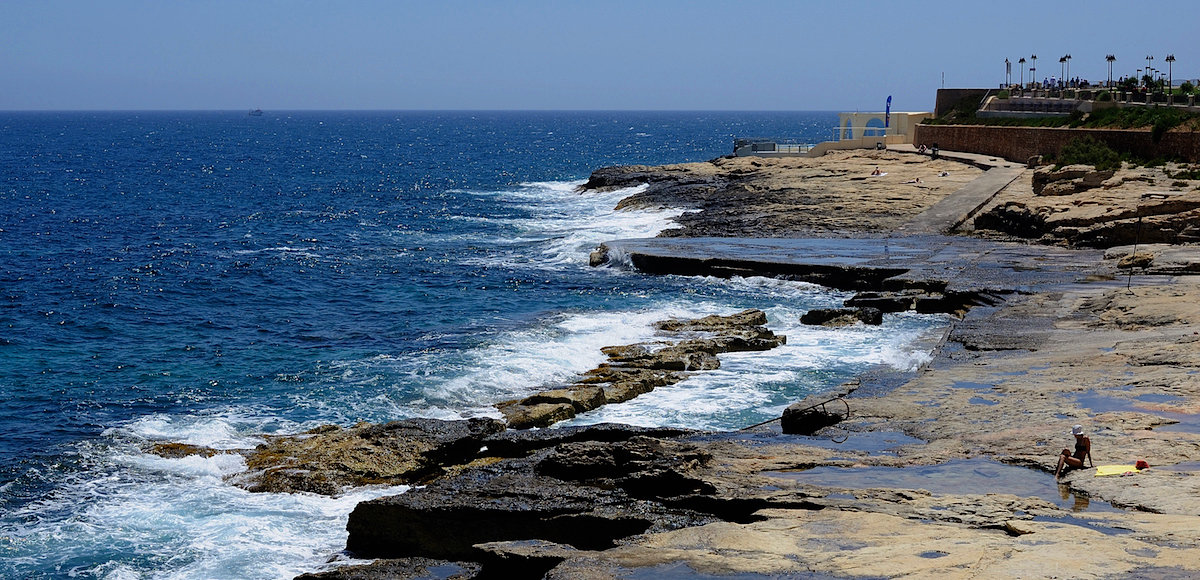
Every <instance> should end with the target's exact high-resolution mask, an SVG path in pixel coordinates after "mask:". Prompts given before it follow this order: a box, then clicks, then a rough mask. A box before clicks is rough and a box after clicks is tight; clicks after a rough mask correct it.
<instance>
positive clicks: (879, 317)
mask: <svg viewBox="0 0 1200 580" xmlns="http://www.w3.org/2000/svg"><path fill="white" fill-rule="evenodd" d="M860 322H861V323H863V324H869V325H872V326H879V325H880V324H883V311H882V310H880V309H878V308H872V307H861V308H814V309H812V310H809V311H808V312H805V313H804V314H803V315H801V316H800V323H801V324H810V325H813V326H828V327H839V326H852V325H854V324H857V323H860Z"/></svg>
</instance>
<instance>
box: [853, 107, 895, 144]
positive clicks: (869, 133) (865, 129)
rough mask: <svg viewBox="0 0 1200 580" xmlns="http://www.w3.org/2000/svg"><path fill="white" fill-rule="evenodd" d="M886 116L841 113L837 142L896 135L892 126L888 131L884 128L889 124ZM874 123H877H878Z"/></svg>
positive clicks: (881, 114) (880, 114) (882, 114)
mask: <svg viewBox="0 0 1200 580" xmlns="http://www.w3.org/2000/svg"><path fill="white" fill-rule="evenodd" d="M900 114H902V115H903V114H907V113H900ZM886 116H887V115H886V113H839V114H838V135H837V140H838V141H846V140H848V139H862V138H863V137H883V136H884V135H891V134H894V133H893V131H892V128H891V127H890V126H889V127H887V128H886V130H885V128H884V124H885V123H887V120H886ZM872 121H877V123H873V122H872Z"/></svg>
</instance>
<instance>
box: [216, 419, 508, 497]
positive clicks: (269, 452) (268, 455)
mask: <svg viewBox="0 0 1200 580" xmlns="http://www.w3.org/2000/svg"><path fill="white" fill-rule="evenodd" d="M502 430H504V424H503V423H502V422H500V421H497V420H495V419H486V418H478V419H468V420H463V421H442V420H438V419H405V420H402V421H392V422H390V423H383V424H377V423H360V424H358V425H355V426H354V427H350V428H345V429H344V428H341V427H338V426H336V425H326V426H324V427H319V428H317V429H313V430H311V431H307V432H305V433H301V434H298V435H285V436H272V437H269V438H268V440H267V442H266V443H264V444H262V445H259V446H258V447H257V448H255V449H253V450H250V451H248V452H246V453H245V456H246V464H247V467H248V468H249V469H248V470H247V471H246V472H244V473H240V474H238V475H236V476H234V477H233V478H232V482H233V483H234V485H237V486H239V487H244V488H246V489H248V490H250V491H266V492H289V493H290V492H297V491H303V492H311V493H319V494H326V495H331V494H335V493H338V492H339V491H341V490H342V489H343V488H346V487H353V486H362V485H373V484H389V485H398V484H404V483H419V482H422V481H425V480H428V479H430V478H432V477H435V476H437V475H440V474H441V473H442V472H443V469H444V468H445V467H446V466H451V465H458V464H461V463H465V462H467V461H469V460H470V458H473V457H474V456H475V455H476V454H477V453H478V451H479V448H480V446H481V445H482V444H483V440H484V439H485V438H486V437H488V436H489V435H494V434H496V433H499V432H500V431H502Z"/></svg>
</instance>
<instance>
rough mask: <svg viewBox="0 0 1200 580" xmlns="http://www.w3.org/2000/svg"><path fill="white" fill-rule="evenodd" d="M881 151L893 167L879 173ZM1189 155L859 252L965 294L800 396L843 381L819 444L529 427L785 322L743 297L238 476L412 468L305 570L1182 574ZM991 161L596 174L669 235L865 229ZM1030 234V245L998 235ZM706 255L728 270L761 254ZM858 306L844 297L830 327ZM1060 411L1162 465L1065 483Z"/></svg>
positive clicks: (1196, 523) (1192, 408)
mask: <svg viewBox="0 0 1200 580" xmlns="http://www.w3.org/2000/svg"><path fill="white" fill-rule="evenodd" d="M875 166H879V167H880V168H881V171H882V172H885V173H887V174H888V175H886V176H881V177H870V175H869V174H870V172H871V170H872V168H873V167H875ZM1177 170H1178V169H1176V168H1165V169H1145V168H1141V169H1129V170H1126V171H1124V172H1120V173H1118V174H1115V175H1113V176H1107V177H1105V178H1104V179H1099V176H1097V175H1091V174H1090V170H1089V169H1086V168H1076V169H1074V170H1071V171H1069V172H1068V171H1065V170H1064V172H1061V173H1058V174H1054V172H1053V171H1052V170H1050V169H1044V168H1043V169H1038V168H1031V169H1029V170H1027V171H1025V172H1024V173H1023V174H1022V175H1021V176H1020V177H1018V178H1017V179H1016V180H1015V181H1013V182H1012V183H1010V184H1008V185H1007V186H1005V187H1004V188H1003V189H1002V190H1000V191H999V192H997V193H996V195H995V196H994V198H993V199H992V200H991V201H989V202H988V203H987V206H986V207H983V208H981V209H980V212H979V213H978V214H976V215H977V216H979V217H978V218H977V219H975V220H974V221H971V222H967V223H965V224H964V226H963V230H964V231H963V232H962V233H964V234H974V235H975V238H974V239H973V241H971V242H970V244H968V245H969V246H970V247H971V248H975V249H972V250H971V251H972V252H976V253H973V254H970V256H968V257H963V255H959V256H958V257H953V258H946V259H945V262H944V263H943V262H938V263H937V264H936V267H934V266H931V265H930V264H931V262H929V258H928V256H925V255H918V254H916V253H913V254H912V255H913V256H914V260H913V262H914V264H916V265H904V266H903V267H899V266H896V265H895V264H892V266H893V267H892V269H890V270H887V271H886V272H882V273H881V272H877V271H873V270H874V269H875V268H874V267H872V266H870V265H869V264H868V266H866V267H863V268H861V269H862V270H863V271H864V272H866V274H867V275H866V276H865V277H864V276H859V277H858V278H857V281H856V282H854V284H858V285H859V286H860V287H858V288H856V289H858V290H860V291H862V292H867V291H871V292H880V293H888V292H891V293H893V296H892V297H893V298H894V297H895V295H896V293H897V292H899V293H900V294H899V295H900V301H899V302H896V301H894V300H893V301H892V302H891V304H893V305H895V304H897V303H899V304H902V305H903V307H904V308H913V307H916V305H917V304H918V303H919V300H920V297H919V296H917V295H914V294H911V293H912V292H925V293H930V292H933V293H935V294H939V295H941V296H942V297H943V298H944V297H945V296H946V293H945V290H946V289H948V288H950V289H957V288H972V289H973V291H976V293H975V294H973V295H972V296H973V297H972V298H971V299H966V298H967V296H968V295H967V294H958V295H955V296H957V298H956V299H955V300H953V301H949V302H942V303H941V306H942V307H943V311H950V312H955V313H957V314H958V315H960V316H961V320H960V321H959V322H957V323H956V324H954V326H953V328H952V329H951V331H950V332H949V333H948V335H947V337H946V339H945V340H944V341H943V343H942V344H940V345H939V346H938V347H937V349H936V350H935V353H934V358H933V361H932V362H931V363H930V364H928V365H927V366H925V367H924V368H922V369H921V370H920V371H918V372H917V373H915V374H913V375H911V376H906V377H899V378H897V377H894V376H878V377H876V376H864V377H862V378H861V379H860V380H859V381H858V383H856V384H854V385H847V386H846V387H845V388H844V389H842V390H841V391H838V392H834V393H827V394H822V395H818V396H814V397H811V398H810V399H809V400H807V401H805V402H801V403H799V405H800V406H803V405H811V404H813V403H815V402H818V401H819V400H820V399H822V398H828V397H834V396H840V397H844V400H845V401H846V405H847V409H849V410H851V412H849V413H846V414H845V415H843V416H839V417H837V419H836V420H837V421H838V422H837V424H836V425H834V426H831V427H826V428H824V429H822V430H818V431H816V433H815V434H814V435H812V436H804V435H786V434H783V433H782V432H781V430H780V428H779V426H778V424H768V425H764V426H760V427H758V428H756V429H754V430H751V431H744V432H735V433H701V432H694V431H687V430H680V429H641V428H633V427H628V426H620V425H601V426H593V427H570V428H558V429H532V430H525V429H518V427H531V426H537V425H542V424H549V423H543V421H548V420H550V419H555V418H558V417H560V416H566V415H568V414H571V413H574V412H578V411H579V410H580V409H581V408H583V407H584V406H586V405H591V404H593V403H596V402H598V401H603V402H615V401H618V400H621V399H620V396H619V395H620V394H619V393H617V392H616V386H617V385H620V384H623V383H630V381H632V383H631V384H636V385H638V386H634V387H630V388H631V389H632V390H633V391H636V390H639V389H644V388H646V385H648V384H649V385H653V384H656V383H657V382H661V381H664V380H670V379H672V378H676V377H675V374H682V373H685V372H692V371H694V370H695V369H701V368H705V367H711V366H713V365H714V364H719V363H718V362H716V361H717V359H716V355H717V353H718V352H721V350H720V349H721V348H746V349H751V350H752V349H753V348H760V347H768V343H771V342H772V341H774V342H775V343H776V344H777V343H778V342H781V341H782V337H776V336H774V335H773V334H772V333H770V331H769V330H768V329H766V328H765V327H764V326H763V322H765V321H763V320H762V319H760V318H759V317H758V316H757V315H755V314H754V313H751V312H747V313H740V314H738V315H734V316H731V317H729V318H730V319H736V320H737V321H738V322H737V325H736V330H729V329H728V327H724V326H723V328H724V330H721V331H719V332H717V334H715V335H714V332H716V331H714V328H715V327H714V325H713V323H714V322H716V321H715V320H709V321H675V322H665V323H664V324H663V325H662V326H661V327H660V328H661V329H662V330H663V332H664V333H665V334H666V335H671V334H675V335H677V336H674V337H672V338H670V339H669V340H667V339H664V340H667V342H666V343H664V344H656V345H631V346H626V347H613V348H612V349H611V351H610V352H608V354H609V356H610V360H609V362H608V363H607V365H605V366H602V367H601V368H599V369H597V370H596V371H594V372H593V373H590V374H589V375H590V377H583V378H581V380H580V381H578V382H577V383H575V384H573V385H568V386H564V387H563V388H561V389H552V390H550V391H547V392H545V393H540V394H538V395H534V396H531V397H529V398H526V399H522V400H519V401H512V402H509V403H507V404H503V405H502V406H501V410H502V411H503V414H504V416H505V417H506V419H507V424H506V423H505V422H502V421H498V420H494V419H475V420H471V421H460V422H445V421H434V420H407V421H399V422H394V423H388V424H384V425H369V424H363V425H358V426H355V427H352V428H348V429H344V428H338V427H332V426H331V427H326V428H322V429H318V430H315V431H313V432H310V433H306V434H301V435H297V436H290V437H280V438H273V439H272V440H271V441H269V442H268V443H267V444H265V445H264V446H261V447H260V448H259V449H258V450H254V451H252V452H248V453H247V457H248V459H247V462H248V464H249V465H250V466H251V470H250V471H249V472H247V473H246V474H241V475H239V476H238V481H237V482H236V483H237V484H239V485H243V486H245V487H247V488H248V489H254V490H263V491H277V492H278V491H289V490H291V491H295V490H300V491H309V492H316V493H331V494H336V493H338V492H339V490H341V489H344V488H345V487H346V486H353V485H364V484H380V483H387V484H397V483H410V484H415V485H421V486H422V487H416V488H414V489H412V490H411V491H409V492H407V493H404V494H401V495H397V496H392V497H385V498H380V499H377V500H373V501H369V502H364V503H362V504H360V505H359V506H358V507H357V508H356V509H355V510H354V512H353V513H352V514H351V517H350V523H349V525H348V529H349V531H350V538H349V541H348V545H347V552H348V554H350V555H352V556H355V557H363V558H378V559H377V560H376V561H375V562H374V563H371V564H367V565H362V566H344V567H340V568H334V569H330V570H327V571H323V572H314V573H312V574H305V575H303V576H301V577H302V578H308V579H315V578H326V579H328V578H428V577H437V578H489V577H495V578H542V577H546V578H614V577H659V576H672V577H676V576H677V577H688V576H696V575H702V576H705V577H721V576H735V577H802V578H883V577H896V576H917V577H934V576H936V577H948V578H977V577H1071V578H1108V577H1118V576H1119V577H1131V576H1132V577H1155V578H1160V577H1161V578H1176V577H1178V578H1183V577H1192V576H1195V575H1198V574H1200V477H1197V476H1198V475H1200V300H1197V298H1198V297H1200V281H1197V280H1194V279H1192V278H1190V277H1188V274H1190V273H1192V272H1196V271H1198V270H1200V251H1197V249H1196V248H1194V247H1192V246H1186V245H1178V243H1179V242H1185V241H1188V240H1189V239H1190V238H1188V236H1190V235H1191V234H1190V232H1191V229H1190V228H1191V224H1190V217H1189V216H1191V212H1192V211H1193V206H1192V205H1191V201H1190V200H1191V199H1192V198H1193V196H1196V195H1197V192H1196V186H1197V184H1198V182H1188V181H1187V180H1185V179H1177V178H1171V177H1165V179H1166V180H1167V181H1166V184H1163V182H1162V181H1161V180H1162V179H1164V177H1162V176H1160V174H1156V173H1154V172H1155V171H1159V172H1160V173H1161V175H1163V176H1165V175H1166V173H1169V172H1171V171H1177ZM1080 171H1082V174H1080V175H1075V174H1076V173H1079V172H1080ZM1130 172H1133V173H1137V174H1142V175H1144V176H1146V177H1145V178H1144V179H1143V178H1130V175H1132V174H1133V173H1130ZM981 174H982V170H980V169H979V168H977V167H975V166H973V165H968V164H963V163H959V162H955V161H952V160H949V159H936V160H935V159H931V158H929V157H928V156H919V155H916V154H912V153H906V152H896V151H881V152H879V151H870V152H866V151H864V152H849V153H838V154H834V155H829V156H826V158H822V159H819V160H762V159H755V158H739V159H721V160H714V161H713V162H710V163H706V164H685V165H673V166H664V167H657V168H651V167H641V166H638V167H631V168H628V167H627V168H609V169H603V170H599V171H597V172H596V173H595V174H594V175H593V177H592V179H591V180H589V182H588V184H587V185H586V186H585V189H587V188H607V187H624V186H628V185H631V184H641V183H648V184H649V186H648V187H646V188H645V189H644V190H643V191H641V192H640V193H638V194H637V195H635V196H633V197H632V198H629V199H627V200H625V201H624V202H622V205H623V206H625V207H629V208H634V209H636V208H647V207H659V206H672V207H686V208H689V209H692V210H694V211H692V212H689V213H686V214H684V215H683V216H681V217H680V218H679V222H680V228H679V229H678V230H673V231H670V232H669V233H667V234H666V235H667V236H668V237H672V238H681V237H686V238H694V237H699V236H723V237H753V238H765V237H789V238H855V239H862V238H878V237H883V236H888V235H890V233H891V232H894V231H896V230H899V229H901V228H902V227H903V226H904V224H905V223H908V222H909V221H910V220H913V219H914V218H916V217H917V216H918V215H920V214H922V212H925V211H926V210H928V209H929V208H930V207H931V206H933V205H934V204H936V203H938V202H939V201H941V200H943V199H945V198H948V197H950V196H953V195H954V194H955V192H956V191H958V190H960V189H961V188H964V187H966V186H967V184H969V183H971V182H972V181H973V180H974V179H976V178H977V177H978V176H980V175H981ZM1068 176H1071V177H1068ZM1147 179H1150V180H1157V181H1154V184H1159V186H1165V187H1167V188H1169V189H1171V190H1172V193H1170V194H1169V195H1168V194H1164V193H1161V192H1160V191H1159V189H1156V188H1155V187H1158V186H1155V187H1151V186H1152V185H1154V184H1151V183H1150V182H1149V181H1146V180H1147ZM910 180H919V182H916V181H913V182H911V183H909V181H910ZM1076 180H1078V183H1076ZM1181 183H1182V185H1179V184H1181ZM1053 184H1057V185H1053ZM1104 184H1108V185H1109V186H1111V187H1109V186H1106V185H1104ZM1097 188H1099V190H1100V191H1099V192H1098V191H1097ZM1047 189H1050V191H1051V192H1053V193H1051V194H1048V193H1046V191H1047ZM1068 190H1069V191H1068ZM1176 190H1178V191H1176ZM1101 192H1104V193H1103V194H1101ZM585 194H586V193H585ZM1147 194H1153V195H1155V196H1158V195H1167V197H1165V198H1160V197H1147ZM1147 201H1149V202H1152V203H1153V208H1155V209H1154V210H1153V211H1150V210H1149V208H1150V207H1151V206H1150V205H1149V204H1147V203H1146V202H1147ZM1167 201H1170V203H1167ZM1160 202H1162V203H1160ZM1152 214H1153V215H1154V216H1156V217H1155V218H1153V221H1152V220H1151V218H1150V216H1151V215H1152ZM1030 215H1032V216H1042V217H1041V218H1037V219H1032V218H1028V216H1030ZM1014 216H1016V217H1014ZM1020 216H1026V217H1020ZM1089 216H1090V217H1089ZM989 220H990V221H989ZM1089 220H1090V221H1089ZM1005 224H1011V225H1005ZM989 228H990V229H989ZM1148 232H1157V233H1148ZM1131 233H1132V234H1133V237H1132V239H1130V237H1129V234H1131ZM1029 238H1036V239H1038V240H1039V241H1040V242H1042V243H1043V245H1041V246H1028V245H1022V244H1014V243H1012V241H1013V240H1018V239H1029ZM1000 241H1003V242H1004V244H1000V243H999V242H1000ZM1148 241H1160V242H1161V241H1167V242H1172V243H1173V244H1174V245H1167V244H1161V243H1160V244H1155V245H1147V242H1148ZM1130 243H1132V244H1137V245H1136V247H1134V246H1131V245H1123V244H1130ZM993 244H994V245H993ZM1047 244H1048V245H1050V246H1054V247H1053V248H1047V247H1046V245H1047ZM918 245H921V246H922V247H928V246H930V243H929V242H928V240H921V241H920V242H919V244H918ZM1072 245H1089V246H1103V247H1107V248H1108V249H1107V250H1106V251H1099V250H1090V251H1076V250H1073V249H1070V246H1072ZM955 247H957V246H955ZM734 251H735V252H740V253H741V254H742V255H744V254H745V250H744V249H743V250H738V249H736V248H735V250H734ZM763 251H764V252H766V251H768V250H763ZM930 251H934V250H930ZM943 253H944V252H943ZM937 255H938V256H941V255H942V254H937ZM889 259H890V257H889ZM939 259H941V258H939ZM595 261H597V262H602V261H603V260H599V259H598V260H595ZM762 263H769V262H762ZM856 263H857V262H856ZM921 264H924V266H921ZM708 265H709V266H716V267H725V268H727V270H725V272H726V274H727V275H738V274H746V273H754V272H755V271H756V269H759V270H761V269H765V267H764V266H762V265H761V263H756V262H752V261H742V262H739V263H737V264H734V265H732V266H731V265H728V264H727V265H721V264H718V263H714V262H711V261H710V262H708ZM666 267H671V266H664V268H666ZM850 270H851V268H848V267H844V266H837V265H834V266H830V270H829V271H822V272H824V275H827V276H835V275H836V276H843V277H847V276H849V277H853V272H850ZM759 273H767V274H772V275H792V276H796V275H798V274H795V273H794V272H793V273H791V274H789V273H787V272H771V271H767V272H759ZM831 279H833V278H827V280H831ZM904 292H909V293H910V294H908V295H905V294H904ZM878 304H880V303H879V302H877V303H866V302H864V303H860V304H858V306H867V307H876V306H877V305H878ZM925 304H930V302H928V301H926V302H925ZM851 306H854V305H851ZM867 314H869V313H867ZM847 316H853V317H857V316H858V314H857V311H850V312H841V313H830V316H829V317H828V319H829V321H834V323H847V322H851V320H850V319H848V318H847ZM839 317H840V318H839ZM724 322H725V321H722V325H723V324H724ZM695 333H702V334H704V336H702V337H701V336H698V335H696V334H695ZM721 333H724V334H721ZM722 336H724V337H726V338H721V337H722ZM738 341H741V342H738ZM755 341H758V342H755ZM681 343H691V346H692V347H694V348H689V349H682V348H676V347H678V346H679V344H681ZM718 343H719V344H718ZM720 345H724V346H720ZM751 345H753V348H751ZM658 353H662V354H661V356H651V355H658ZM676 367H678V368H676ZM618 371H619V372H618ZM701 372H702V371H701ZM679 378H681V377H679ZM638 381H643V382H638ZM644 381H649V382H644ZM664 384H665V383H664ZM651 388H652V387H651ZM606 389H607V390H606ZM629 392H632V391H626V394H628V393H629ZM610 393H611V395H610ZM610 396H611V401H610ZM535 411H536V413H535ZM534 417H540V418H534ZM1073 424H1083V425H1085V427H1086V429H1087V431H1088V434H1089V436H1090V437H1091V439H1092V442H1093V455H1094V458H1095V461H1096V464H1097V465H1100V464H1132V463H1133V462H1134V461H1135V460H1137V459H1144V460H1146V461H1148V462H1149V463H1150V465H1151V466H1152V467H1151V468H1150V469H1149V470H1145V471H1142V472H1138V473H1135V474H1131V475H1129V476H1114V477H1095V476H1093V473H1092V470H1086V469H1085V470H1078V471H1072V472H1069V473H1068V474H1067V475H1066V476H1065V477H1064V479H1063V481H1062V484H1061V485H1056V484H1055V483H1054V478H1053V476H1052V475H1051V474H1052V472H1053V469H1054V466H1055V462H1056V458H1057V453H1058V450H1059V449H1061V448H1062V447H1065V446H1067V445H1069V444H1070V442H1071V438H1070V436H1069V435H1068V430H1069V429H1070V427H1071V425H1073ZM156 452H159V453H162V454H188V453H209V452H211V451H210V450H202V449H188V448H182V447H181V446H173V445H169V444H168V445H162V446H159V447H158V448H157V450H156ZM364 457H369V458H371V461H365V460H364V459H363V458H364ZM331 468H332V469H331ZM339 474H340V475H339Z"/></svg>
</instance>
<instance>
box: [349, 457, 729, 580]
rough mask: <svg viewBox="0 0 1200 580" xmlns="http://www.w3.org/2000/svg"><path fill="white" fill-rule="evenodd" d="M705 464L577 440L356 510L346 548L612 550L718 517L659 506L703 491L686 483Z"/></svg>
mask: <svg viewBox="0 0 1200 580" xmlns="http://www.w3.org/2000/svg"><path fill="white" fill-rule="evenodd" d="M709 459H710V456H709V455H708V454H707V453H706V452H705V451H703V450H702V449H700V448H698V447H695V446H693V445H689V444H687V443H681V442H676V441H668V440H661V439H652V438H645V437H634V438H632V439H630V440H628V441H625V442H623V443H620V444H613V443H603V442H589V441H580V442H574V443H565V444H562V445H559V446H558V447H556V448H555V449H547V450H543V451H541V452H538V453H535V454H534V455H532V456H530V457H527V458H522V459H511V460H508V461H505V462H502V463H497V464H493V465H487V466H481V467H476V468H473V469H470V470H467V471H464V472H462V473H460V474H459V475H458V476H456V477H454V478H449V479H441V480H438V481H435V482H433V483H431V484H430V485H428V486H426V487H423V488H420V489H416V490H413V491H410V492H408V493H405V494H401V495H397V496H391V497H385V498H380V499H376V500H371V501H367V502H363V503H360V504H359V505H358V506H357V507H356V508H355V509H354V511H353V512H352V513H351V514H350V520H349V523H348V524H347V526H346V528H347V530H348V531H349V532H350V536H349V539H348V540H347V544H346V548H347V550H349V551H350V552H352V553H353V554H355V555H356V556H359V557H366V558H398V557H408V556H420V557H428V558H438V559H448V560H480V559H487V558H488V555H487V554H486V553H485V552H486V551H487V550H484V549H481V548H479V547H477V545H479V544H488V543H494V542H508V541H521V540H535V539H536V540H543V541H547V542H553V543H557V544H565V545H569V546H571V547H573V548H576V549H581V550H602V549H607V548H611V547H613V546H614V545H615V542H616V541H617V540H619V539H621V538H625V537H628V536H631V535H634V534H640V533H643V532H647V531H665V530H670V529H677V528H679V527H684V526H690V525H698V524H703V523H708V522H713V521H718V518H716V517H714V516H712V515H710V514H707V513H704V512H702V511H698V510H694V509H688V508H680V507H673V506H670V505H668V503H670V500H671V499H672V498H675V497H678V496H686V495H690V494H695V493H711V492H712V490H711V489H709V488H707V487H706V486H705V484H704V483H703V482H702V481H700V480H699V479H697V478H695V477H694V476H693V475H692V472H693V471H694V470H695V469H696V468H698V467H700V466H702V465H704V464H705V463H706V462H707V461H708V460H709Z"/></svg>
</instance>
